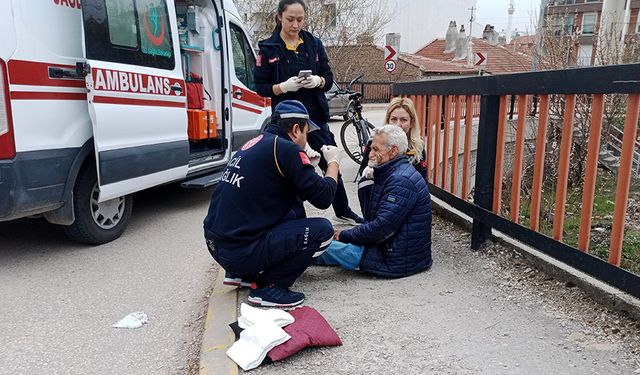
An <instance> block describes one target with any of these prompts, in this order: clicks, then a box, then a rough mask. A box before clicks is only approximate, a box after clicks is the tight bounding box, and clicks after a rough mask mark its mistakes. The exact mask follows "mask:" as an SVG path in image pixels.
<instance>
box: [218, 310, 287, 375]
mask: <svg viewBox="0 0 640 375" xmlns="http://www.w3.org/2000/svg"><path fill="white" fill-rule="evenodd" d="M290 338H291V336H289V335H288V334H287V333H286V332H285V331H284V330H283V329H282V328H280V327H278V325H277V324H276V323H274V322H273V321H271V320H268V319H260V320H259V321H257V322H255V323H254V324H253V325H252V326H251V327H249V328H247V329H245V330H244V331H242V333H240V339H239V340H238V341H236V342H235V343H234V344H233V345H232V346H231V348H229V350H227V355H228V356H229V358H231V359H232V360H233V361H234V362H235V363H237V364H238V366H240V367H241V368H242V369H243V370H245V371H248V370H251V369H254V368H256V367H258V366H260V364H261V363H262V361H263V360H264V357H266V356H267V353H268V352H269V350H271V349H273V348H275V347H276V346H278V345H280V344H282V343H284V342H285V341H287V340H289V339H290Z"/></svg>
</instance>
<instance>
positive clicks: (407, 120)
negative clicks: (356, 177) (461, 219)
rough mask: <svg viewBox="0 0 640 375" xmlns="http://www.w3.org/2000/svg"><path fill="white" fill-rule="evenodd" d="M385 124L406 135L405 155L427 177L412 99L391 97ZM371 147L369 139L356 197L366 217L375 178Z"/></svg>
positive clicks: (416, 115) (361, 165)
mask: <svg viewBox="0 0 640 375" xmlns="http://www.w3.org/2000/svg"><path fill="white" fill-rule="evenodd" d="M384 121H385V124H390V125H396V126H398V127H400V128H402V130H403V131H404V133H405V134H406V135H407V140H408V142H409V147H408V148H407V153H406V155H407V157H408V158H409V161H410V162H411V164H412V165H413V166H414V168H415V169H416V170H417V171H418V173H420V175H421V176H422V177H423V178H424V179H426V178H427V171H428V168H427V161H426V158H427V154H426V152H425V149H424V141H423V140H422V137H421V136H420V122H419V121H418V114H417V112H416V107H415V105H413V101H411V99H408V98H400V97H397V98H393V99H392V100H391V102H390V103H389V107H387V113H386V115H385V117H384ZM370 149H371V140H370V141H369V144H367V147H366V148H365V150H364V153H363V155H362V164H360V171H359V172H358V173H359V174H360V175H361V178H360V181H359V182H358V199H359V201H360V208H361V209H362V214H363V215H364V217H367V214H368V212H367V209H368V207H369V199H370V198H371V189H372V188H373V181H372V180H373V179H374V178H375V177H374V176H375V173H374V168H372V167H370V166H369V153H370Z"/></svg>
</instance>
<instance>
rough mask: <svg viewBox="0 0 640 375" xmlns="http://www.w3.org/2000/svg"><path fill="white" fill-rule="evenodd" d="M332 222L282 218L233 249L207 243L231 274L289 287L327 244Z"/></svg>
mask: <svg viewBox="0 0 640 375" xmlns="http://www.w3.org/2000/svg"><path fill="white" fill-rule="evenodd" d="M332 238H333V226H332V225H331V222H330V221H329V220H327V219H323V218H309V219H306V218H305V219H294V220H289V221H285V222H282V223H281V224H279V225H277V226H276V227H274V228H273V229H272V230H270V231H269V232H267V234H266V235H264V236H263V237H262V238H260V239H258V240H257V241H255V242H253V243H252V244H250V245H248V246H244V247H241V248H235V249H225V248H218V247H213V248H212V246H211V245H209V251H210V252H211V255H212V256H213V258H214V259H215V260H216V261H217V262H218V263H219V264H220V265H221V266H222V267H223V268H224V269H225V270H226V271H228V272H230V273H232V274H234V275H235V276H241V277H243V278H247V279H253V280H256V282H257V284H258V286H259V287H260V286H264V285H269V284H275V285H277V286H279V287H282V288H289V287H291V285H293V283H294V282H295V281H296V279H297V278H298V277H299V276H300V275H301V274H302V273H303V272H304V270H306V269H307V267H309V265H310V264H311V263H312V260H313V258H314V257H317V256H320V255H321V254H322V253H323V252H324V250H325V249H326V248H327V247H328V246H329V244H331V240H332Z"/></svg>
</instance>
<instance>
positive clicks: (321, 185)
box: [204, 100, 340, 307]
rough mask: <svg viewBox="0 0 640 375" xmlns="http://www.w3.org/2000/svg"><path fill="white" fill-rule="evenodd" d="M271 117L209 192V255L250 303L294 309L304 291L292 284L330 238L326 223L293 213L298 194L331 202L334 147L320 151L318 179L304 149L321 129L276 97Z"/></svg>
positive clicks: (322, 204) (297, 106) (294, 104)
mask: <svg viewBox="0 0 640 375" xmlns="http://www.w3.org/2000/svg"><path fill="white" fill-rule="evenodd" d="M273 119H274V121H273V122H272V124H271V125H269V126H267V128H266V129H265V131H264V133H262V134H260V135H259V136H257V137H256V138H254V139H252V140H250V141H248V142H247V143H246V144H245V145H244V146H242V148H240V150H238V152H237V153H236V154H235V155H234V156H233V158H232V159H231V161H230V162H229V164H228V165H227V167H226V169H225V170H224V172H223V175H222V179H221V182H220V184H218V186H217V187H216V189H215V191H214V193H213V197H212V200H211V205H210V206H209V212H208V214H207V217H206V218H205V220H204V234H205V238H206V240H207V246H208V248H209V251H210V252H211V255H212V256H213V258H214V259H215V260H216V261H217V262H218V263H219V264H220V265H221V266H222V267H223V268H224V269H225V271H226V275H225V276H226V277H225V284H227V285H238V286H249V285H251V286H252V289H251V291H250V293H249V302H250V303H252V304H255V305H260V306H268V307H291V306H295V305H298V304H300V303H302V302H303V301H304V294H303V293H298V292H294V291H291V290H290V289H289V288H290V287H291V286H292V285H293V283H294V282H295V280H296V279H297V278H298V276H300V275H301V274H302V273H303V272H304V270H305V269H307V267H308V266H309V265H310V264H311V262H312V259H313V257H317V256H319V255H321V254H322V252H324V250H325V249H326V247H327V246H328V245H329V243H331V238H332V237H333V227H332V225H331V222H329V220H327V219H324V218H304V217H302V218H301V217H299V216H298V215H297V214H296V212H298V211H296V210H295V209H294V208H295V207H296V202H297V198H300V199H302V200H306V201H309V203H311V204H312V205H314V206H316V207H318V208H321V209H326V208H328V207H329V206H330V205H331V202H333V198H334V195H335V192H336V185H337V181H338V173H339V165H340V164H339V161H338V156H339V150H338V148H337V147H334V146H324V147H323V148H322V150H321V151H322V153H323V155H324V158H325V159H326V160H327V172H326V176H325V177H324V178H323V177H321V176H320V175H318V174H317V173H316V172H315V168H314V166H313V164H312V163H311V161H310V160H309V158H308V156H307V154H306V153H305V152H304V151H303V150H304V147H305V145H306V144H307V133H308V132H313V131H318V130H317V129H318V127H317V126H316V125H315V124H314V123H313V121H311V120H310V119H309V114H308V112H307V110H306V109H305V107H304V106H303V105H302V103H300V102H299V101H297V100H285V101H283V102H281V103H280V104H278V105H277V106H276V108H275V111H274V114H273ZM254 283H255V285H252V284H254Z"/></svg>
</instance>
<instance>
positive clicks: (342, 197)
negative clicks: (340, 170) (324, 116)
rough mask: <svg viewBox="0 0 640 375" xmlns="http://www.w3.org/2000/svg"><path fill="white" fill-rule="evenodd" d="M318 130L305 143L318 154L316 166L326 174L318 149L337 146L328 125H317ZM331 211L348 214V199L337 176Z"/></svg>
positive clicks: (342, 183) (325, 166)
mask: <svg viewBox="0 0 640 375" xmlns="http://www.w3.org/2000/svg"><path fill="white" fill-rule="evenodd" d="M318 126H319V127H320V130H316V131H313V132H311V133H309V135H308V136H307V143H309V146H311V148H312V149H314V150H315V151H316V152H319V153H320V155H321V157H320V163H318V166H319V167H320V169H322V172H325V173H326V172H327V161H326V160H325V159H324V155H322V151H320V149H321V148H322V146H324V145H327V146H337V144H336V140H335V137H334V136H333V133H332V132H331V130H329V125H327V124H319V123H318ZM333 210H334V211H335V213H336V214H337V215H341V214H344V213H346V212H349V210H350V208H349V199H348V198H347V191H346V190H345V188H344V182H343V181H342V175H341V174H339V175H338V187H337V189H336V195H335V198H334V199H333Z"/></svg>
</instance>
